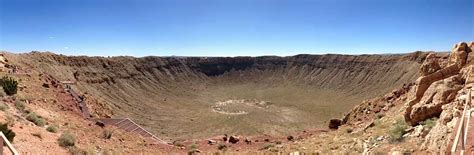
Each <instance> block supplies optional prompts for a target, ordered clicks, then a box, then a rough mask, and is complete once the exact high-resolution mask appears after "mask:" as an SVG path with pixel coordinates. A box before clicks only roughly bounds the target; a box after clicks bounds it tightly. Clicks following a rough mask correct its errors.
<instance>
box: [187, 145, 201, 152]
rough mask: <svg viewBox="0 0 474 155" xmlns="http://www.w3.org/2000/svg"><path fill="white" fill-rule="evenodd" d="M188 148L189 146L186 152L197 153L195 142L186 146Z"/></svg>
mask: <svg viewBox="0 0 474 155" xmlns="http://www.w3.org/2000/svg"><path fill="white" fill-rule="evenodd" d="M188 148H189V150H188V154H197V153H199V149H198V146H197V145H196V144H195V143H194V144H191V145H190V146H188Z"/></svg>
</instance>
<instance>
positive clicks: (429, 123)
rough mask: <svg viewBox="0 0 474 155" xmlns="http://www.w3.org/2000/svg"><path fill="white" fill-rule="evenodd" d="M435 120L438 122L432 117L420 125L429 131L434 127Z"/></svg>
mask: <svg viewBox="0 0 474 155" xmlns="http://www.w3.org/2000/svg"><path fill="white" fill-rule="evenodd" d="M437 120H438V118H436V117H433V118H430V119H427V120H425V121H423V122H421V125H424V126H425V127H426V129H428V130H431V128H433V127H434V126H435V125H436V121H437Z"/></svg>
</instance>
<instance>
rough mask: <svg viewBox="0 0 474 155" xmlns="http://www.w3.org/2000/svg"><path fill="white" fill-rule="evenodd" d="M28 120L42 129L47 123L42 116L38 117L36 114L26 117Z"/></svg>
mask: <svg viewBox="0 0 474 155" xmlns="http://www.w3.org/2000/svg"><path fill="white" fill-rule="evenodd" d="M26 120H28V121H30V122H33V123H35V124H36V125H37V126H40V127H42V126H44V125H46V121H45V120H44V119H43V118H42V117H41V116H38V115H36V114H35V113H34V112H32V113H29V114H28V115H26Z"/></svg>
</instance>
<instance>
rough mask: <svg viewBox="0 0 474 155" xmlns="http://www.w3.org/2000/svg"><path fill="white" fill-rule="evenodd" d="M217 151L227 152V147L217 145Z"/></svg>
mask: <svg viewBox="0 0 474 155" xmlns="http://www.w3.org/2000/svg"><path fill="white" fill-rule="evenodd" d="M217 149H219V150H227V145H225V144H219V145H217Z"/></svg>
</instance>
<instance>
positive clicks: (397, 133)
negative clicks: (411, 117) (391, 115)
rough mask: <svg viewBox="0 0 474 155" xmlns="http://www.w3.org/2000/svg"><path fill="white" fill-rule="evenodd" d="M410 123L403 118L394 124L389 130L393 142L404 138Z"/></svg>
mask: <svg viewBox="0 0 474 155" xmlns="http://www.w3.org/2000/svg"><path fill="white" fill-rule="evenodd" d="M407 128H408V125H407V124H406V122H405V121H404V120H402V119H399V120H397V122H396V123H395V124H394V125H393V126H392V128H391V129H390V131H389V135H390V141H391V142H400V141H402V140H403V135H404V134H405V133H406V131H405V130H406V129H407Z"/></svg>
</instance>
